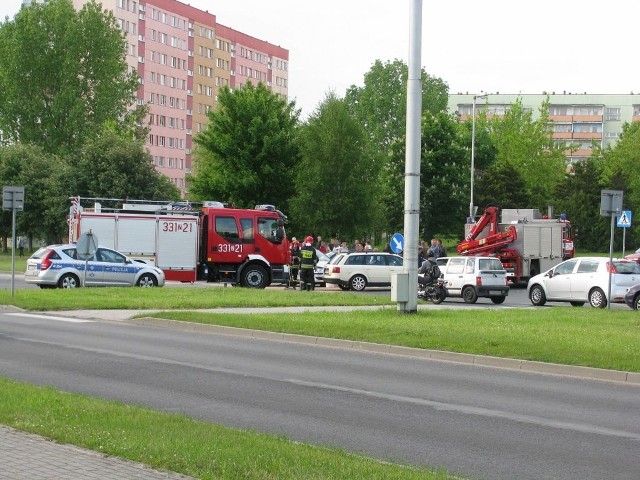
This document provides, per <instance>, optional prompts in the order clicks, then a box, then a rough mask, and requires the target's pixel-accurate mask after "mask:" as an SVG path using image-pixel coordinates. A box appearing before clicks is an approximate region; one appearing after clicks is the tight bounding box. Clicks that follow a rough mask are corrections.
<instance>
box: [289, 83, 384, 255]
mask: <svg viewBox="0 0 640 480" xmlns="http://www.w3.org/2000/svg"><path fill="white" fill-rule="evenodd" d="M300 151H301V155H302V160H301V162H300V164H299V165H298V167H297V168H296V180H295V185H296V190H297V193H296V195H295V196H294V198H293V202H292V204H291V207H290V211H291V217H292V221H293V224H294V226H295V229H296V231H299V232H301V233H302V234H304V235H307V234H312V233H313V234H317V233H321V234H325V235H326V234H329V235H331V236H333V237H337V238H340V239H342V240H346V241H349V242H350V241H351V240H353V239H354V238H364V237H366V236H368V234H369V233H370V232H371V230H370V229H371V221H372V218H373V216H374V215H375V213H376V210H377V209H378V207H379V205H378V203H377V201H376V198H377V195H376V192H377V191H378V187H377V178H378V172H377V171H375V170H374V169H373V166H372V165H371V164H370V163H369V162H367V160H366V158H365V156H364V132H363V131H362V128H361V126H360V124H359V123H358V122H357V121H356V120H355V119H354V118H353V117H352V116H351V114H350V113H349V110H348V109H347V106H346V104H345V102H344V100H342V99H339V98H338V97H337V96H336V95H335V94H333V93H330V94H328V95H327V96H326V98H325V99H324V101H323V103H322V104H321V105H320V106H319V107H318V108H317V109H316V111H315V112H314V113H313V114H312V115H311V117H309V119H308V120H307V123H306V124H305V125H304V126H303V127H302V128H301V132H300Z"/></svg>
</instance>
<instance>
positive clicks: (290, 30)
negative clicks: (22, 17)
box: [0, 0, 640, 118]
mask: <svg viewBox="0 0 640 480" xmlns="http://www.w3.org/2000/svg"><path fill="white" fill-rule="evenodd" d="M21 3H22V0H0V19H2V21H4V18H5V16H7V15H8V16H9V17H10V18H12V17H13V15H15V13H17V11H18V10H19V8H20V5H21ZM183 3H188V4H190V5H192V6H194V7H196V8H199V9H201V10H208V11H209V13H212V14H215V15H216V17H217V21H218V22H219V23H221V24H223V25H225V26H227V27H231V28H234V29H236V30H239V31H241V32H243V33H246V34H249V35H251V36H253V37H256V38H258V39H261V40H266V41H268V42H270V43H272V44H275V45H279V46H281V47H283V48H286V49H288V50H289V96H290V99H291V100H295V101H296V105H297V107H298V108H301V109H302V116H303V118H304V117H307V116H309V115H311V114H313V112H314V111H315V109H316V108H317V106H318V105H319V104H320V103H321V102H322V100H323V99H324V98H325V95H326V94H327V92H330V91H333V92H335V93H336V94H337V95H338V96H344V94H345V91H346V90H347V88H349V87H350V86H351V85H358V86H362V85H363V82H364V75H365V74H366V72H367V71H369V69H370V68H371V65H372V64H373V63H374V62H375V61H376V60H381V61H383V62H386V61H393V60H394V59H400V60H403V61H405V62H408V55H409V25H410V8H411V5H412V4H413V0H323V1H316V0H271V1H268V0H185V1H184V2H183ZM639 19H640V2H638V1H637V0H610V1H609V2H602V1H596V0H562V1H558V0H536V1H529V2H519V1H514V0H447V1H442V0H439V1H435V0H423V1H422V42H421V45H422V48H421V61H420V64H421V65H422V66H423V68H424V69H425V70H426V72H427V73H428V74H429V75H432V76H435V77H439V78H441V79H442V80H443V81H444V82H446V83H447V84H448V85H449V92H450V93H452V94H455V93H470V94H474V93H477V94H480V93H486V92H488V93H503V94H518V93H522V94H527V93H532V94H540V93H542V92H543V91H546V92H556V93H562V92H567V93H569V92H571V93H584V92H586V93H591V94H616V93H617V94H629V93H631V92H634V93H640V61H638V59H637V57H636V56H635V45H636V43H637V38H638V34H637V32H638V30H639V25H640V24H639V23H638V20H639Z"/></svg>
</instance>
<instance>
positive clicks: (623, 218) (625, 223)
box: [617, 210, 631, 228]
mask: <svg viewBox="0 0 640 480" xmlns="http://www.w3.org/2000/svg"><path fill="white" fill-rule="evenodd" d="M617 225H618V227H622V228H629V227H630V226H631V210H623V211H622V212H621V213H620V216H619V217H618V224H617Z"/></svg>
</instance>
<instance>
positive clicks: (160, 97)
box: [158, 95, 167, 106]
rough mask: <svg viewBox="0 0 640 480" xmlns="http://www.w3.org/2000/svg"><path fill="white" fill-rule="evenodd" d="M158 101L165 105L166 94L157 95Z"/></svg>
mask: <svg viewBox="0 0 640 480" xmlns="http://www.w3.org/2000/svg"><path fill="white" fill-rule="evenodd" d="M158 103H159V104H160V105H163V106H164V105H166V104H167V96H166V95H158Z"/></svg>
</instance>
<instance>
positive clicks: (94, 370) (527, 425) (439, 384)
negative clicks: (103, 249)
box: [0, 313, 640, 480]
mask: <svg viewBox="0 0 640 480" xmlns="http://www.w3.org/2000/svg"><path fill="white" fill-rule="evenodd" d="M65 320H70V319H64V318H62V317H61V316H53V317H47V316H42V315H31V314H26V315H15V314H8V313H3V314H0V375H2V376H6V377H10V378H14V379H17V380H21V381H27V382H32V383H36V384H47V385H52V386H54V387H56V388H58V389H61V390H66V391H75V392H81V393H85V394H89V395H95V396H99V397H104V398H111V399H115V400H120V401H123V402H126V403H132V404H141V405H147V406H150V407H153V408H156V409H160V410H164V411H168V412H181V413H185V414H187V415H189V416H192V417H195V418H198V419H200V420H204V421H210V422H215V423H220V424H225V425H229V426H232V427H240V428H248V429H252V430H257V431H264V432H269V433H274V434H283V435H286V436H288V437H290V438H292V439H295V440H297V441H301V442H307V443H313V444H319V445H330V446H338V447H341V448H345V449H348V450H350V451H354V452H358V453H363V454H365V455H369V456H373V457H376V458H380V459H383V460H390V461H399V462H407V463H410V464H415V465H423V466H432V467H440V466H442V467H446V468H447V469H448V470H449V471H450V472H452V473H460V474H462V475H466V476H471V477H473V478H478V479H498V478H509V479H516V480H520V479H536V480H540V479H554V480H561V479H577V478H579V479H584V480H589V479H593V480H595V479H598V480H601V479H603V478H607V479H629V480H631V479H634V480H637V479H638V478H640V462H638V456H637V453H638V447H639V446H640V389H639V388H638V387H637V386H631V385H623V384H618V383H607V382H597V381H587V380H580V379H575V378H568V377H557V376H550V375H539V374H532V373H524V372H515V371H509V370H500V369H493V368H486V367H478V366H468V365H461V364H454V363H447V362H437V361H431V360H424V359H413V358H404V357H398V356H393V355H382V354H373V353H367V352H362V351H354V350H343V349H337V348H328V347H318V346H311V345H300V344H293V343H287V342H277V341H266V340H259V339H247V338H243V337H234V336H224V335H215V334H202V333H192V332H185V331H181V330H170V329H163V328H152V327H142V326H134V325H127V324H121V323H117V322H105V321H94V322H78V321H77V320H75V321H74V322H70V321H65Z"/></svg>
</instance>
